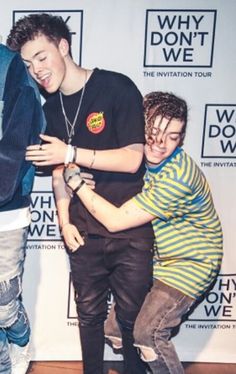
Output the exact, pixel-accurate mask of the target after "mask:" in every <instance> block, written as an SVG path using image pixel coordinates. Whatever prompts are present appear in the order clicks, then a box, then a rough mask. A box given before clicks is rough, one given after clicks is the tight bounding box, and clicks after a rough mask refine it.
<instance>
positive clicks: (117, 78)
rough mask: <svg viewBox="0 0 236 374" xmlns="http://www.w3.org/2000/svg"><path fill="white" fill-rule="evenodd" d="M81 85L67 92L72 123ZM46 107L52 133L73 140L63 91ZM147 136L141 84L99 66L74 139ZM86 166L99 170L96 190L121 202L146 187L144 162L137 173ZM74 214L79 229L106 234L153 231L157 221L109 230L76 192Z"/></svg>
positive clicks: (116, 143)
mask: <svg viewBox="0 0 236 374" xmlns="http://www.w3.org/2000/svg"><path fill="white" fill-rule="evenodd" d="M81 91H82V90H80V91H79V92H77V93H75V94H72V95H68V96H65V95H63V103H64V108H65V112H66V115H67V117H68V119H69V121H70V122H71V123H73V120H74V117H75V113H76V110H77V108H78V103H79V100H80V96H81ZM44 111H45V115H46V119H47V126H48V127H47V134H48V135H51V136H56V137H58V138H60V139H62V140H64V141H66V142H67V141H68V135H67V130H66V125H65V118H64V116H63V113H62V108H61V103H60V97H59V93H56V94H54V95H53V96H51V97H50V98H48V100H47V101H46V103H45V105H44ZM144 141H145V138H144V118H143V106H142V96H141V94H140V92H139V91H138V89H137V87H136V86H135V84H134V83H133V82H132V81H131V80H130V79H129V78H128V77H126V76H124V75H122V74H120V73H115V72H109V71H105V70H100V69H97V68H96V69H94V72H93V74H92V75H91V77H90V79H89V80H88V82H87V83H86V88H85V91H84V96H83V100H82V104H81V108H80V112H79V116H78V119H77V123H76V126H75V134H74V136H73V138H72V142H71V144H72V145H76V146H77V147H80V148H87V149H96V150H104V149H116V148H120V147H124V146H127V145H129V144H133V143H144ZM78 158H79V155H78ZM82 170H83V171H88V172H90V173H92V174H93V176H94V179H95V181H96V192H98V193H99V194H100V195H101V196H103V197H104V198H106V199H107V200H109V201H110V202H112V203H113V204H115V205H116V206H120V205H121V204H122V203H124V202H125V201H127V200H128V199H129V198H131V197H133V196H134V195H136V194H137V193H138V192H140V191H141V188H142V185H143V175H144V172H145V166H144V162H143V163H142V165H141V166H140V168H139V170H138V172H137V173H135V174H130V173H118V172H106V171H99V170H90V169H86V168H82ZM70 219H71V222H72V223H74V224H75V225H76V226H77V227H78V229H79V230H83V231H86V232H88V233H90V234H99V235H101V236H105V237H119V238H124V237H136V238H137V237H151V236H152V235H153V232H152V228H151V224H147V225H144V226H141V227H137V228H134V229H129V230H125V231H122V232H118V233H110V232H108V231H107V230H106V229H105V227H104V226H103V225H102V224H100V223H99V222H98V221H97V220H96V219H94V218H93V217H92V216H91V215H90V213H88V211H87V210H86V208H85V207H84V206H83V204H82V203H81V202H80V200H79V199H78V197H77V196H74V197H73V198H72V200H71V203H70ZM111 219H112V217H111Z"/></svg>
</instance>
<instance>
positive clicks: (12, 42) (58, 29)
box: [7, 13, 71, 55]
mask: <svg viewBox="0 0 236 374" xmlns="http://www.w3.org/2000/svg"><path fill="white" fill-rule="evenodd" d="M39 35H44V36H46V38H47V39H48V40H49V41H50V42H53V43H54V44H55V45H57V46H58V44H59V42H60V40H61V39H66V40H67V42H68V44H69V53H70V55H71V32H70V29H69V27H68V26H67V24H66V23H65V21H64V20H63V18H62V17H60V16H54V15H52V14H47V13H33V14H30V15H28V16H25V17H22V18H20V19H19V20H18V21H17V22H16V23H15V25H14V26H13V27H12V29H11V31H10V34H9V35H8V37H7V46H8V47H9V48H10V49H12V50H13V51H17V52H20V50H21V48H22V46H23V45H24V44H25V43H26V42H28V41H30V40H34V38H35V37H36V36H39Z"/></svg>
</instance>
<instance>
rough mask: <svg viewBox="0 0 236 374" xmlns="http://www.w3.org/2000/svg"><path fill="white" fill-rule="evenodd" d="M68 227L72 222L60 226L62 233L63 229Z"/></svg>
mask: <svg viewBox="0 0 236 374" xmlns="http://www.w3.org/2000/svg"><path fill="white" fill-rule="evenodd" d="M67 225H70V222H69V221H68V222H63V223H62V224H61V225H60V231H61V232H62V231H63V229H64V228H65V227H66V226H67Z"/></svg>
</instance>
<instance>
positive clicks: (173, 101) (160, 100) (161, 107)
mask: <svg viewBox="0 0 236 374" xmlns="http://www.w3.org/2000/svg"><path fill="white" fill-rule="evenodd" d="M143 107H144V116H145V133H146V136H147V137H150V136H151V135H152V131H153V126H154V122H155V119H156V117H157V116H161V117H162V118H167V119H168V120H169V122H170V121H171V120H172V119H177V120H180V121H181V122H183V129H182V133H181V135H182V139H183V138H184V135H185V132H186V126H187V116H188V108H187V104H186V102H185V101H184V100H183V99H181V98H179V97H177V96H175V95H174V94H172V93H168V92H161V91H156V92H151V93H149V94H147V95H145V96H144V99H143Z"/></svg>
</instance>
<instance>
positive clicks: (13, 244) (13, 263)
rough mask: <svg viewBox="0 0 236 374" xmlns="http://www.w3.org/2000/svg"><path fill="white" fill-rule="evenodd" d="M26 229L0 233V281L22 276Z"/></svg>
mask: <svg viewBox="0 0 236 374" xmlns="http://www.w3.org/2000/svg"><path fill="white" fill-rule="evenodd" d="M27 234H28V228H21V229H17V230H10V231H4V232H0V281H1V280H8V279H12V278H13V277H15V276H16V275H19V274H22V272H23V265H24V259H25V250H26V241H27Z"/></svg>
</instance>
